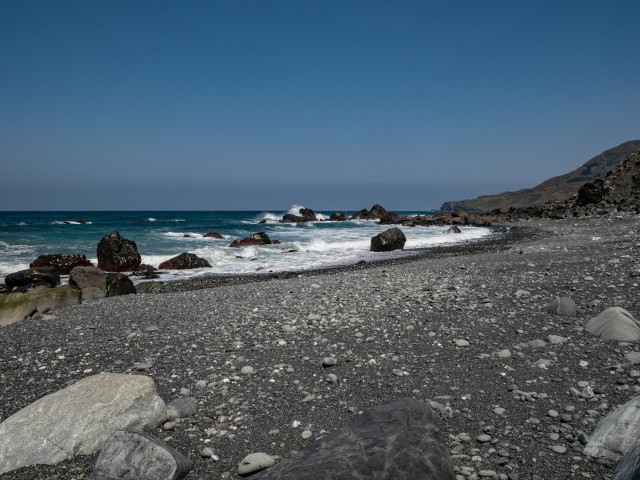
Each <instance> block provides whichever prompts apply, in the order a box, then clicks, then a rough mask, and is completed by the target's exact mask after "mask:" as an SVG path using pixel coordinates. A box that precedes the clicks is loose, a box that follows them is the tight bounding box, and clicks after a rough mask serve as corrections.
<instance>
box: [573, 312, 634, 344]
mask: <svg viewBox="0 0 640 480" xmlns="http://www.w3.org/2000/svg"><path fill="white" fill-rule="evenodd" d="M586 328H587V331H588V332H589V333H591V334H592V335H596V336H597V337H600V338H602V339H603V340H615V341H618V342H635V341H636V340H640V325H639V324H638V321H637V320H636V319H635V318H633V315H631V314H630V313H629V312H627V311H626V310H625V309H624V308H621V307H610V308H607V309H606V310H605V311H604V312H602V313H600V314H599V315H598V316H597V317H594V318H592V319H591V320H589V323H587V327H586Z"/></svg>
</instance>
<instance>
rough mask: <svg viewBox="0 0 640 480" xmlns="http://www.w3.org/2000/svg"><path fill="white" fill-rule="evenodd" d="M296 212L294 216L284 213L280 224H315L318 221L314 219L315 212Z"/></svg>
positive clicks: (305, 210) (306, 210)
mask: <svg viewBox="0 0 640 480" xmlns="http://www.w3.org/2000/svg"><path fill="white" fill-rule="evenodd" d="M298 212H299V214H298V215H295V214H292V213H286V214H285V215H284V216H283V217H282V220H280V222H281V223H302V222H315V221H317V220H318V219H317V218H316V214H315V212H314V211H313V210H311V209H310V208H301V209H300V210H298Z"/></svg>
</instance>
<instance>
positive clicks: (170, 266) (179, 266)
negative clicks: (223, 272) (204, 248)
mask: <svg viewBox="0 0 640 480" xmlns="http://www.w3.org/2000/svg"><path fill="white" fill-rule="evenodd" d="M159 267H160V269H161V270H183V269H186V268H211V264H210V263H209V262H207V261H206V260H205V259H204V258H200V257H198V256H197V255H195V254H194V253H186V252H185V253H181V254H180V255H178V256H177V257H173V258H170V259H169V260H167V261H166V262H162V263H161V264H160V265H159Z"/></svg>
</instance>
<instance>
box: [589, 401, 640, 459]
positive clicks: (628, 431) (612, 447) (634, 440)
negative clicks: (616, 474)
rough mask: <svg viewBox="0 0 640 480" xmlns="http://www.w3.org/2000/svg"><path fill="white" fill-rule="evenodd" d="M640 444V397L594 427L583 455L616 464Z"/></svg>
mask: <svg viewBox="0 0 640 480" xmlns="http://www.w3.org/2000/svg"><path fill="white" fill-rule="evenodd" d="M638 443H640V396H638V397H635V398H632V399H631V400H629V401H628V402H627V403H625V404H624V405H622V406H621V407H619V408H617V409H616V410H614V411H613V412H612V413H610V414H609V415H607V416H606V417H604V418H603V419H602V420H600V421H599V422H598V425H596V429H595V430H594V431H593V433H592V434H591V436H590V437H589V443H587V445H586V447H584V454H585V455H589V456H591V457H596V458H605V459H607V460H609V461H612V462H618V461H619V460H620V459H621V458H622V457H623V456H624V455H625V454H626V453H627V452H629V451H631V450H632V449H633V448H634V447H635V446H636V445H637V444H638Z"/></svg>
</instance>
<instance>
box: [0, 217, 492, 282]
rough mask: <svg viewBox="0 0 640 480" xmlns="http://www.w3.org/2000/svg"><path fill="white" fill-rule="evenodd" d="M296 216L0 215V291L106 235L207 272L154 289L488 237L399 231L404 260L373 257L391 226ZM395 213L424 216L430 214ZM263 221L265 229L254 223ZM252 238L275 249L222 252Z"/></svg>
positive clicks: (173, 274)
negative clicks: (187, 259)
mask: <svg viewBox="0 0 640 480" xmlns="http://www.w3.org/2000/svg"><path fill="white" fill-rule="evenodd" d="M299 208H301V206H299V205H294V206H293V207H292V208H291V209H290V210H289V211H288V212H285V211H280V212H278V211H273V212H264V211H263V212H260V211H210V212H206V211H188V212H187V211H185V212H179V211H156V212H153V211H150V212H130V211H126V212H103V211H99V212H0V283H2V282H3V279H4V277H6V276H7V275H8V274H9V273H12V272H16V271H19V270H23V269H26V268H29V264H30V263H31V262H33V261H34V260H35V259H36V258H37V257H38V256H39V255H44V254H53V253H61V254H65V255H69V254H83V255H86V256H87V258H88V259H90V260H91V261H92V262H93V263H94V264H96V265H97V254H96V249H97V245H98V242H99V241H100V239H101V238H102V237H103V236H104V235H107V234H109V233H110V232H112V231H113V230H117V231H118V232H119V233H120V235H122V236H123V237H124V238H127V239H129V240H133V241H134V242H136V244H137V247H138V251H139V252H140V254H141V256H142V263H145V264H148V265H152V266H154V267H158V265H159V264H160V263H161V262H163V261H165V260H167V259H169V258H171V257H174V256H176V255H179V254H181V253H184V252H190V253H195V254H196V255H198V256H199V257H202V258H205V259H206V260H208V261H209V263H210V264H211V265H212V268H204V269H197V270H173V271H167V272H166V273H164V274H162V275H161V277H160V279H159V280H160V281H172V280H181V279H184V278H189V277H198V276H203V275H204V276H206V275H212V274H226V275H242V274H255V273H269V272H282V271H288V272H296V271H303V270H310V269H318V268H330V267H335V266H341V265H349V264H354V263H357V262H359V261H361V260H365V261H372V260H376V259H383V258H389V257H393V256H406V255H413V254H415V253H416V252H417V251H419V250H417V249H425V248H429V247H432V246H435V245H442V244H446V243H456V242H465V241H469V240H474V239H479V238H482V237H486V236H488V235H491V231H490V229H487V228H480V227H462V228H461V229H462V234H456V235H445V234H444V231H445V230H446V227H413V228H409V227H407V228H402V230H403V232H404V234H405V236H406V237H407V243H406V245H405V251H404V252H389V253H373V252H369V245H370V240H371V237H372V236H374V235H377V234H378V233H380V232H382V231H384V230H386V229H387V228H390V226H388V225H377V223H376V222H375V221H369V220H349V221H346V222H329V221H317V222H310V223H294V224H283V223H279V220H280V219H281V218H282V216H283V215H284V214H285V213H295V214H297V213H298V210H299ZM347 213H348V214H349V215H351V214H353V213H354V212H347ZM398 213H401V214H406V215H416V214H420V215H424V214H429V213H431V212H416V211H414V212H398ZM330 214H331V212H325V211H321V212H316V216H317V217H318V219H319V220H324V219H328V218H329V215H330ZM262 220H265V222H263V223H259V222H260V221H262ZM83 222H84V223H83ZM208 232H217V233H219V234H221V235H223V236H224V239H222V240H221V239H215V238H204V237H203V236H204V235H205V234H206V233H208ZM257 232H265V233H267V234H268V235H269V237H270V238H271V239H272V240H280V242H281V243H280V244H278V245H266V246H258V247H246V248H229V247H228V245H229V244H230V243H231V242H232V241H233V240H236V239H242V238H245V237H247V236H249V235H251V234H253V233H257ZM185 235H188V237H186V236H185ZM291 250H295V252H291Z"/></svg>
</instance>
